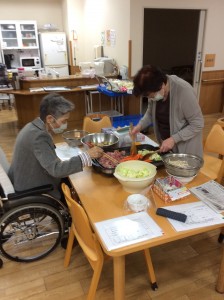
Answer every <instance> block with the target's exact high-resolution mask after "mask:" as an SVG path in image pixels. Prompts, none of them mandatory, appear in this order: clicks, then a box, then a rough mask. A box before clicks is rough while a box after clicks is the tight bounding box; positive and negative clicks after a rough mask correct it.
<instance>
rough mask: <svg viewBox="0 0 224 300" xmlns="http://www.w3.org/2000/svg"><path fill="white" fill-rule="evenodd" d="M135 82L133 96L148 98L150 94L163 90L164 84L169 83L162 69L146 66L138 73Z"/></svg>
mask: <svg viewBox="0 0 224 300" xmlns="http://www.w3.org/2000/svg"><path fill="white" fill-rule="evenodd" d="M133 82H134V89H133V94H134V95H135V96H140V95H143V96H147V95H148V94H149V93H153V92H158V91H159V90H161V88H162V85H163V83H165V84H166V83H167V77H166V74H165V73H163V71H162V70H161V69H160V68H158V67H156V66H151V65H146V66H144V67H142V68H141V69H140V70H139V71H138V72H137V74H136V75H135V77H134V80H133Z"/></svg>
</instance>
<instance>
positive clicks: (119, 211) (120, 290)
mask: <svg viewBox="0 0 224 300" xmlns="http://www.w3.org/2000/svg"><path fill="white" fill-rule="evenodd" d="M158 175H159V176H165V171H164V170H159V171H158ZM70 180H71V183H72V185H73V186H74V188H75V189H76V191H77V193H78V195H79V198H80V200H81V202H82V204H83V207H84V208H85V210H86V213H87V215H88V217H89V220H90V222H91V224H92V226H93V229H95V228H94V227H95V226H94V223H95V222H99V221H102V220H107V219H111V218H116V217H120V216H123V215H124V214H127V212H126V211H125V210H124V201H125V200H126V198H127V196H128V195H129V194H128V193H127V192H125V191H124V190H123V188H122V186H121V184H120V183H119V182H118V181H117V179H116V178H115V177H113V176H112V177H108V176H106V175H103V174H100V173H96V172H95V171H93V170H92V168H86V169H85V170H84V171H83V172H80V173H77V174H73V175H71V176H70ZM208 180H209V178H208V177H206V176H205V175H203V174H202V173H199V174H198V176H197V177H196V178H195V179H194V180H193V181H192V182H191V183H189V184H188V185H187V187H189V188H190V187H192V186H196V185H200V184H202V183H204V182H206V181H208ZM154 196H155V197H154V198H155V203H156V206H157V207H160V206H165V203H164V202H163V201H162V200H161V199H160V198H159V197H157V196H156V195H155V194H154ZM195 201H198V200H197V198H196V197H194V196H193V195H190V196H188V197H186V198H184V199H182V200H179V201H178V202H175V201H174V203H173V204H174V205H176V204H184V203H189V202H195ZM169 205H172V204H169ZM148 212H149V214H150V216H151V217H152V218H153V219H154V220H155V221H156V223H157V224H158V225H159V226H160V227H161V228H162V230H163V232H164V234H163V236H161V237H157V238H153V239H151V240H147V241H144V242H140V243H136V244H133V245H130V246H126V247H122V248H119V249H116V250H112V251H108V250H107V249H106V248H105V246H104V244H103V242H102V240H101V239H100V236H99V235H98V239H99V241H100V243H101V245H102V248H103V250H104V252H105V253H106V254H107V255H109V256H111V257H113V264H114V299H116V300H122V299H124V298H125V255H126V254H129V253H133V252H137V251H140V250H144V249H147V248H151V247H154V246H158V245H163V244H165V243H168V242H172V241H176V240H178V239H183V238H185V237H190V236H193V235H196V234H199V233H202V232H207V231H210V230H214V229H216V228H221V227H222V226H223V225H222V224H218V225H214V226H209V227H203V228H198V229H194V230H188V231H182V232H177V231H175V230H174V229H173V227H172V226H171V224H170V223H169V221H168V220H167V219H166V218H163V217H160V216H157V215H156V214H155V208H153V207H151V209H150V210H149V211H148ZM95 232H96V234H97V231H96V230H95ZM223 253H224V252H223ZM216 290H217V291H218V292H220V293H224V254H223V258H222V262H221V266H220V272H219V277H218V283H217V287H216Z"/></svg>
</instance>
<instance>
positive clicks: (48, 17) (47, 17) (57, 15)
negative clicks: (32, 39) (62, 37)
mask: <svg viewBox="0 0 224 300" xmlns="http://www.w3.org/2000/svg"><path fill="white" fill-rule="evenodd" d="M0 20H35V21H37V26H38V28H40V27H42V26H43V25H44V24H49V23H50V24H55V25H57V26H58V28H59V29H60V30H63V20H62V6H61V0H0Z"/></svg>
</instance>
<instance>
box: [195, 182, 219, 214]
mask: <svg viewBox="0 0 224 300" xmlns="http://www.w3.org/2000/svg"><path fill="white" fill-rule="evenodd" d="M190 191H191V192H192V193H193V194H194V195H195V196H196V197H197V198H198V199H200V200H201V201H203V202H204V203H206V204H207V205H208V206H210V207H211V208H212V209H214V210H215V211H216V212H220V213H221V212H224V186H222V185H221V184H219V183H218V182H216V181H214V180H210V181H208V182H206V183H204V184H201V185H199V186H196V187H193V188H191V189H190Z"/></svg>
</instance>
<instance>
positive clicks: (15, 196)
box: [8, 184, 54, 200]
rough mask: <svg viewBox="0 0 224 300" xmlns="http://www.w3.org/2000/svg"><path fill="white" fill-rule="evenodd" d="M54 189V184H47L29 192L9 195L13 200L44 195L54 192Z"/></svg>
mask: <svg viewBox="0 0 224 300" xmlns="http://www.w3.org/2000/svg"><path fill="white" fill-rule="evenodd" d="M53 188H54V187H53V185H52V184H45V185H42V186H38V187H35V188H32V189H28V190H24V191H21V192H15V193H11V194H8V199H9V200H13V199H19V198H22V197H27V196H34V195H39V194H43V193H46V192H49V191H52V190H53Z"/></svg>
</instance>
